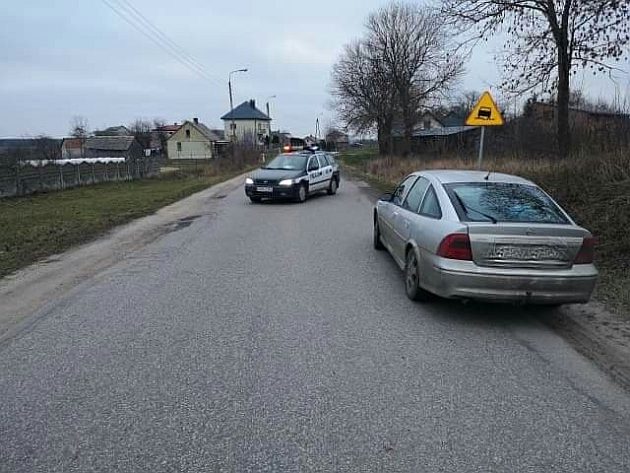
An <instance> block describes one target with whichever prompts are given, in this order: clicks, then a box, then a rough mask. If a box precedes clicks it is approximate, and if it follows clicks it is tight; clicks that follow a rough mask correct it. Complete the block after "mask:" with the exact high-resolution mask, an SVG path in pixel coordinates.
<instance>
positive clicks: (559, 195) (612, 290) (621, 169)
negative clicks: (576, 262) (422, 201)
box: [340, 148, 630, 318]
mask: <svg viewBox="0 0 630 473" xmlns="http://www.w3.org/2000/svg"><path fill="white" fill-rule="evenodd" d="M340 161H341V162H342V163H343V165H344V166H345V167H346V168H348V169H349V170H350V171H351V172H353V173H355V174H357V175H360V176H361V177H362V178H363V179H365V180H366V181H368V182H369V183H370V184H371V185H373V186H374V187H376V188H378V189H380V190H382V191H389V190H392V189H393V188H394V187H395V186H396V184H397V183H398V182H399V181H400V180H401V179H402V178H403V177H404V176H406V175H407V174H409V173H410V172H412V171H418V170H422V169H449V168H450V169H475V166H476V163H475V160H474V159H468V160H465V159H461V158H456V157H453V158H440V159H431V158H427V157H421V156H416V157H408V158H402V157H396V156H388V157H379V156H378V153H377V150H376V149H374V148H371V149H366V150H363V149H362V150H361V152H360V153H357V152H354V151H353V152H350V153H343V154H341V155H340ZM485 167H486V168H487V169H492V170H494V171H497V172H506V173H509V174H516V175H519V176H523V177H525V178H528V179H530V180H532V181H534V182H535V183H537V184H538V185H540V186H541V187H542V188H544V189H545V190H546V191H547V192H549V193H550V194H551V195H552V196H553V197H554V198H555V199H556V200H557V201H558V202H559V203H560V205H562V206H563V207H564V208H565V209H567V211H568V212H569V213H570V214H571V216H572V217H573V218H574V219H575V220H576V221H577V222H578V223H579V224H580V225H582V226H584V227H586V228H588V229H589V230H590V231H591V232H592V233H593V234H594V235H595V236H596V237H597V238H598V241H599V242H598V246H597V251H596V264H597V266H598V268H599V270H600V274H601V277H600V282H599V285H598V288H597V294H596V297H597V299H599V300H600V301H602V302H604V303H605V304H606V305H607V306H608V307H609V308H610V309H612V310H615V311H617V312H620V313H622V314H624V315H625V316H626V317H628V318H630V291H629V290H628V287H630V232H629V231H628V229H629V228H630V159H628V157H627V153H625V152H619V153H614V154H607V155H600V156H594V155H590V156H589V155H581V156H574V157H572V158H568V159H566V160H557V159H555V160H554V159H531V160H527V159H526V160H523V159H514V158H509V157H508V158H501V157H495V158H489V159H487V160H486V162H485Z"/></svg>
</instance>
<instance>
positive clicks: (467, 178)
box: [414, 169, 535, 185]
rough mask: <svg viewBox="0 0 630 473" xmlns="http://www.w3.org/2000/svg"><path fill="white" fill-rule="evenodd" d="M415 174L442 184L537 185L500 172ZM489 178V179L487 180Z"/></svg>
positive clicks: (436, 170)
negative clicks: (430, 177) (505, 183)
mask: <svg viewBox="0 0 630 473" xmlns="http://www.w3.org/2000/svg"><path fill="white" fill-rule="evenodd" d="M414 174H422V175H425V176H432V177H434V178H435V179H437V180H438V181H439V182H441V183H442V184H450V183H455V182H509V183H514V184H529V185H535V184H534V183H533V182H531V181H528V180H527V179H524V178H522V177H518V176H513V175H511V174H503V173H500V172H493V171H490V173H488V171H466V170H458V169H430V170H426V171H418V172H416V173H414ZM486 177H487V179H486Z"/></svg>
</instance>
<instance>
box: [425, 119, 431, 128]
mask: <svg viewBox="0 0 630 473" xmlns="http://www.w3.org/2000/svg"><path fill="white" fill-rule="evenodd" d="M424 129H425V130H430V129H431V120H425V121H424Z"/></svg>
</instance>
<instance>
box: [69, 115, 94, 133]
mask: <svg viewBox="0 0 630 473" xmlns="http://www.w3.org/2000/svg"><path fill="white" fill-rule="evenodd" d="M89 133H90V127H89V124H88V120H87V118H85V117H83V116H81V115H75V116H74V117H72V120H71V121H70V136H74V137H75V138H87V136H88V134H89Z"/></svg>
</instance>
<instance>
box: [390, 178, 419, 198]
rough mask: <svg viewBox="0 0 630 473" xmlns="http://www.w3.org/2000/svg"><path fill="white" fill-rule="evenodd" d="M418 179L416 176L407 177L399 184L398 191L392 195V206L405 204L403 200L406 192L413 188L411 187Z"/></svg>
mask: <svg viewBox="0 0 630 473" xmlns="http://www.w3.org/2000/svg"><path fill="white" fill-rule="evenodd" d="M416 179H417V177H416V176H409V177H406V178H405V179H404V180H403V181H402V182H401V183H400V184H398V187H396V190H395V191H394V194H393V195H392V200H391V202H392V204H395V205H400V204H402V202H403V199H404V198H405V195H406V192H407V191H408V190H409V188H410V187H411V185H412V184H413V183H414V181H415V180H416Z"/></svg>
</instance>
